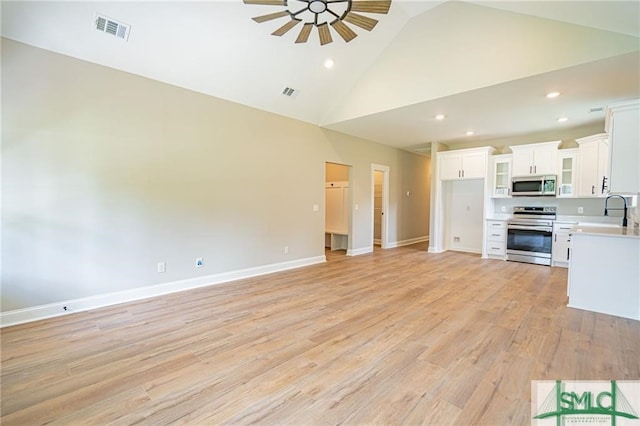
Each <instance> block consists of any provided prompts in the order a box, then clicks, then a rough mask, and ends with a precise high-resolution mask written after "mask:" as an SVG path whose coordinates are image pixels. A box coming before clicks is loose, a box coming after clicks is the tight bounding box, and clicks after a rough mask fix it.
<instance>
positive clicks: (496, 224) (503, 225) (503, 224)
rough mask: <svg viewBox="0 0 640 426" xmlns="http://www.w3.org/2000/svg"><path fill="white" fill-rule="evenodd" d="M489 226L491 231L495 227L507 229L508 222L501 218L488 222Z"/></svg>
mask: <svg viewBox="0 0 640 426" xmlns="http://www.w3.org/2000/svg"><path fill="white" fill-rule="evenodd" d="M487 228H488V229H489V231H491V230H494V229H507V222H505V221H503V220H500V221H495V222H487Z"/></svg>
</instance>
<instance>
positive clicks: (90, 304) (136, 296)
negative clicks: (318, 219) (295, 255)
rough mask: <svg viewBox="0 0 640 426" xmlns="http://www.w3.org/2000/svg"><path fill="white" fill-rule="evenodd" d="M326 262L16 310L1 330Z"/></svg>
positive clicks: (0, 320) (0, 321)
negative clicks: (11, 326)
mask: <svg viewBox="0 0 640 426" xmlns="http://www.w3.org/2000/svg"><path fill="white" fill-rule="evenodd" d="M326 261H327V259H326V257H325V256H324V255H323V256H315V257H308V258H304V259H298V260H292V261H289V262H282V263H274V264H270V265H264V266H257V267H255V268H247V269H240V270H237V271H230V272H222V273H219V274H214V275H208V276H204V277H197V278H190V279H186V280H180V281H172V282H168V283H162V284H156V285H150V286H146V287H138V288H133V289H130V290H124V291H118V292H114V293H107V294H99V295H96V296H89V297H83V298H80V299H71V300H66V301H62V302H55V303H49V304H46V305H39V306H33V307H29V308H24V309H16V310H13V311H7V312H2V313H0V327H8V326H10V325H17V324H23V323H26V322H32V321H38V320H42V319H47V318H53V317H59V316H62V315H69V314H72V313H75V312H82V311H88V310H90V309H97V308H102V307H105V306H111V305H117V304H119V303H126V302H133V301H135V300H140V299H147V298H150V297H156V296H162V295H164V294H169V293H175V292H178V291H185V290H192V289H195V288H200V287H207V286H210V285H215V284H222V283H226V282H229V281H236V280H240V279H243V278H251V277H256V276H259V275H265V274H271V273H273V272H280V271H286V270H288V269H294V268H300V267H303V266H310V265H315V264H318V263H323V262H326ZM65 307H66V310H65Z"/></svg>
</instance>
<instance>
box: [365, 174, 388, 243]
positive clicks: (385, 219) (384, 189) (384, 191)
mask: <svg viewBox="0 0 640 426" xmlns="http://www.w3.org/2000/svg"><path fill="white" fill-rule="evenodd" d="M376 171H378V172H382V174H383V178H382V219H381V228H382V229H381V230H380V247H381V248H383V249H385V248H387V247H388V244H389V241H388V235H387V234H388V232H387V231H388V229H389V226H388V225H389V223H388V221H389V219H388V218H389V171H390V168H389V166H384V165H382V164H373V163H372V164H371V240H370V241H371V250H373V241H374V230H373V224H374V208H373V206H374V197H375V185H376V180H375V173H376Z"/></svg>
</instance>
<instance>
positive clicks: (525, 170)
mask: <svg viewBox="0 0 640 426" xmlns="http://www.w3.org/2000/svg"><path fill="white" fill-rule="evenodd" d="M560 142H561V141H552V142H542V143H535V144H527V145H516V146H511V147H509V148H511V151H512V152H513V160H512V161H513V163H512V167H513V171H512V175H513V176H532V175H555V174H556V173H557V158H558V145H560Z"/></svg>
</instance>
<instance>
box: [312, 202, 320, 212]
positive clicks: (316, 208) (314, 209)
mask: <svg viewBox="0 0 640 426" xmlns="http://www.w3.org/2000/svg"><path fill="white" fill-rule="evenodd" d="M318 210H320V206H318V205H317V204H314V205H313V211H314V212H317V211H318Z"/></svg>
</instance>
